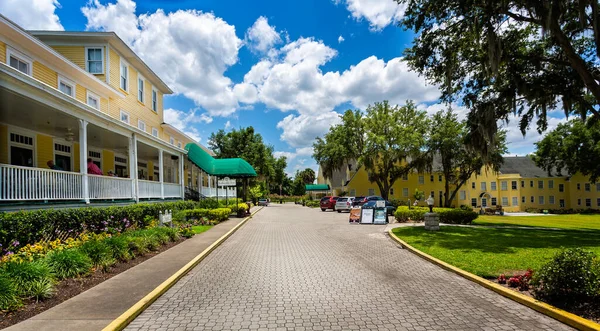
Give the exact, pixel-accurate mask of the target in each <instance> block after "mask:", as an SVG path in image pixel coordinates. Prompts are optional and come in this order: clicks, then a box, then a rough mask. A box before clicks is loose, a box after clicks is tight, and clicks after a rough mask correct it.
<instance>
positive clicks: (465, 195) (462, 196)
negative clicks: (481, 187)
mask: <svg viewBox="0 0 600 331" xmlns="http://www.w3.org/2000/svg"><path fill="white" fill-rule="evenodd" d="M459 196H460V200H467V192H466V191H464V190H463V191H460V193H459Z"/></svg>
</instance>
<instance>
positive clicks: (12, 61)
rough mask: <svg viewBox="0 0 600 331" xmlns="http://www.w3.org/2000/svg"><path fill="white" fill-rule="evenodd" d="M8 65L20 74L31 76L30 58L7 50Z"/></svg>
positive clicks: (9, 49)
mask: <svg viewBox="0 0 600 331" xmlns="http://www.w3.org/2000/svg"><path fill="white" fill-rule="evenodd" d="M6 53H7V59H8V61H7V62H8V65H9V66H11V67H13V68H15V69H17V70H19V71H20V72H22V73H24V74H26V75H29V76H31V67H32V61H31V59H30V58H28V57H27V56H25V55H24V54H21V53H19V52H17V51H15V50H13V49H11V48H7V50H6Z"/></svg>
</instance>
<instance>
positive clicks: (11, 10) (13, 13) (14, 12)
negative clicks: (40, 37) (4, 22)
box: [0, 0, 64, 31]
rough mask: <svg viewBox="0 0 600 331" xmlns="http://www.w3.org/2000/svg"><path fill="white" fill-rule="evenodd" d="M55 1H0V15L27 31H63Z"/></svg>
mask: <svg viewBox="0 0 600 331" xmlns="http://www.w3.org/2000/svg"><path fill="white" fill-rule="evenodd" d="M56 8H60V3H59V2H58V1H57V0H1V1H0V14H2V15H4V16H6V17H8V18H9V19H10V20H12V21H13V22H15V23H17V24H18V25H20V26H21V27H23V28H24V29H28V30H61V31H62V30H64V28H63V26H62V24H60V19H59V18H58V15H56V14H55V13H54V11H55V10H56Z"/></svg>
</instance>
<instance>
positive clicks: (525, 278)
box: [498, 269, 533, 291]
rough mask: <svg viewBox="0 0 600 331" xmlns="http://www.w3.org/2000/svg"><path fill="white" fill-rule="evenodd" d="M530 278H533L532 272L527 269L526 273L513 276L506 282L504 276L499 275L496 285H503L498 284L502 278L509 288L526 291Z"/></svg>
mask: <svg viewBox="0 0 600 331" xmlns="http://www.w3.org/2000/svg"><path fill="white" fill-rule="evenodd" d="M531 276H533V270H531V269H527V271H526V272H525V273H524V274H522V275H518V274H515V275H514V276H512V277H510V278H509V279H508V281H506V277H504V275H500V277H498V283H500V284H504V283H501V282H500V280H501V278H503V279H504V280H505V281H506V283H507V284H508V286H509V287H516V288H518V289H519V291H527V290H529V282H531Z"/></svg>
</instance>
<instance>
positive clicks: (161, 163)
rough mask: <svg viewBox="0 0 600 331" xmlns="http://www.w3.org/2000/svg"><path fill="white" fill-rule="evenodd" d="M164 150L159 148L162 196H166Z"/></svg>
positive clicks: (159, 177)
mask: <svg viewBox="0 0 600 331" xmlns="http://www.w3.org/2000/svg"><path fill="white" fill-rule="evenodd" d="M163 163H164V162H163V150H162V149H159V150H158V180H159V181H160V198H161V199H164V198H165V185H164V184H165V175H164V173H163V172H164V167H163Z"/></svg>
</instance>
